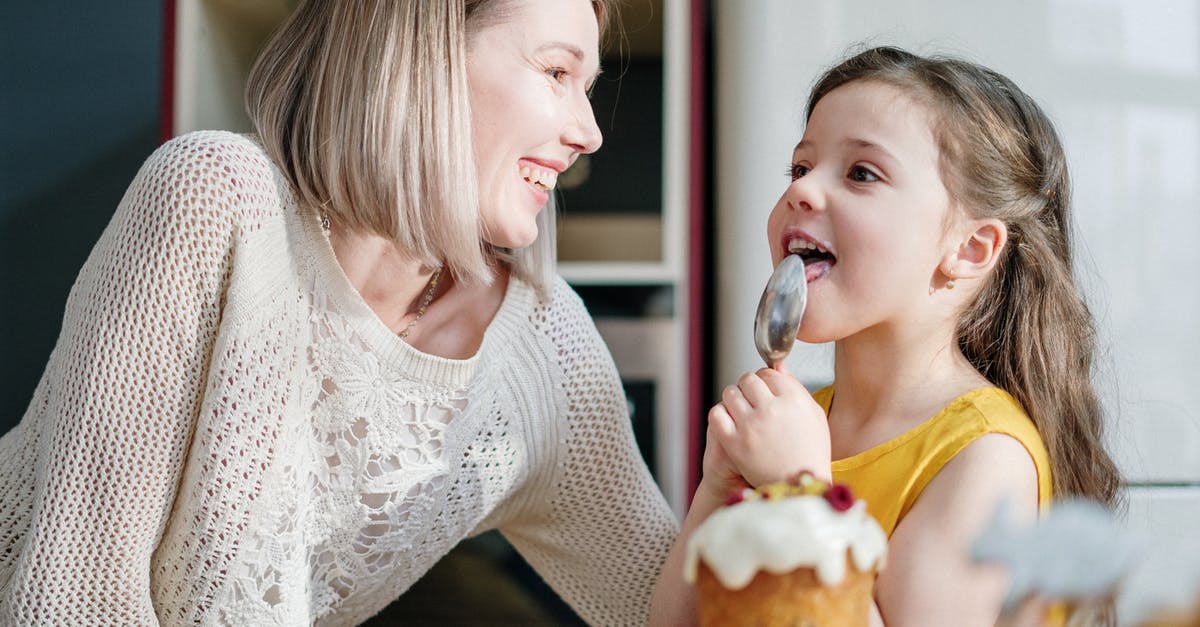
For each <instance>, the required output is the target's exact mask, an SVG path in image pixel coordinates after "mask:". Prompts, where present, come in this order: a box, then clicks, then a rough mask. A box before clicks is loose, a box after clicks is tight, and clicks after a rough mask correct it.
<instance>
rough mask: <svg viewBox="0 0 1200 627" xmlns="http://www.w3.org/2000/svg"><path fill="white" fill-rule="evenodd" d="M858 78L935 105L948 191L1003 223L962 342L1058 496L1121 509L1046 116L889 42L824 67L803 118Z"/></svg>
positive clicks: (971, 69) (992, 79)
mask: <svg viewBox="0 0 1200 627" xmlns="http://www.w3.org/2000/svg"><path fill="white" fill-rule="evenodd" d="M851 81H875V82H878V83H882V84H886V85H890V86H893V87H896V88H898V89H901V90H903V91H904V92H906V93H907V94H908V95H909V96H911V97H912V98H913V99H914V100H915V101H916V102H918V103H920V104H922V105H924V106H926V107H928V109H929V111H931V112H932V113H933V115H932V119H933V133H934V137H935V139H936V141H937V143H938V147H939V149H940V155H941V156H940V159H941V161H940V170H941V178H942V181H943V182H944V183H945V185H946V189H947V190H948V192H949V194H950V196H951V198H953V199H954V200H955V201H956V202H957V203H958V204H959V205H960V206H962V207H963V208H964V210H966V211H967V212H970V213H971V214H972V216H973V217H983V216H989V217H995V218H998V219H1000V220H1002V221H1003V222H1004V224H1005V225H1006V226H1007V228H1008V237H1009V239H1008V243H1007V245H1006V246H1005V249H1004V251H1003V252H1002V253H1001V255H1002V256H1001V258H1000V261H999V263H997V264H996V267H995V270H994V271H993V272H992V273H991V275H990V276H989V277H988V278H987V280H986V281H985V283H984V285H983V287H982V289H981V290H980V292H979V293H978V294H977V295H976V297H975V299H974V301H973V302H972V303H970V304H969V305H968V306H967V307H966V310H965V311H964V312H963V314H962V315H961V317H960V318H959V321H958V326H957V330H956V337H957V342H958V346H959V348H960V349H961V350H962V352H963V354H964V355H965V356H966V358H967V360H968V361H970V363H971V365H972V366H974V367H975V368H976V369H977V370H978V371H979V372H980V373H981V374H982V375H983V376H984V377H987V379H988V380H989V381H991V382H992V383H993V384H995V385H997V386H999V387H1001V388H1003V389H1004V390H1006V391H1008V392H1009V393H1010V394H1012V395H1013V396H1014V397H1016V399H1017V400H1018V401H1019V402H1020V403H1021V405H1022V407H1024V409H1025V412H1026V413H1027V414H1028V415H1029V416H1030V418H1032V419H1033V422H1034V424H1035V425H1037V428H1038V431H1039V432H1040V433H1041V435H1042V438H1043V440H1044V441H1045V443H1046V447H1047V449H1048V450H1049V453H1050V464H1051V472H1052V474H1053V483H1054V491H1055V493H1056V494H1061V495H1068V496H1080V497H1087V498H1090V499H1093V500H1096V501H1099V502H1101V503H1104V504H1106V505H1109V506H1113V505H1115V504H1116V499H1117V489H1118V486H1119V483H1120V476H1119V473H1118V471H1117V468H1116V466H1115V464H1114V463H1113V461H1112V459H1111V458H1110V457H1109V455H1108V453H1107V452H1106V451H1105V449H1104V445H1103V430H1104V417H1103V412H1102V410H1101V406H1100V401H1099V398H1098V397H1097V394H1096V390H1095V388H1094V387H1093V385H1092V381H1091V375H1092V355H1093V352H1094V351H1095V344H1096V333H1095V325H1094V322H1093V319H1092V316H1091V312H1090V311H1089V310H1088V307H1087V305H1086V303H1085V302H1084V300H1083V298H1082V296H1081V294H1080V293H1079V290H1078V289H1077V287H1076V284H1075V280H1074V276H1073V274H1072V265H1071V222H1070V216H1069V214H1068V210H1069V207H1070V191H1071V190H1070V181H1069V179H1068V176H1067V164H1066V158H1065V156H1064V154H1063V148H1062V143H1061V142H1060V141H1059V138H1058V135H1057V133H1056V132H1055V130H1054V127H1053V125H1052V124H1051V123H1050V120H1049V119H1048V118H1047V117H1046V114H1045V113H1044V112H1043V111H1042V110H1041V108H1040V107H1039V106H1038V105H1037V104H1036V103H1035V102H1034V101H1033V100H1032V99H1031V98H1030V97H1029V96H1028V95H1026V94H1025V93H1024V92H1022V91H1021V90H1020V89H1019V88H1018V87H1017V86H1016V85H1015V84H1013V82H1012V81H1010V80H1008V79H1007V78H1005V77H1004V76H1001V75H1000V74H998V73H996V72H994V71H992V70H990V69H987V68H985V67H982V66H979V65H977V64H974V63H970V62H967V61H963V60H960V59H954V58H945V57H932V58H930V57H922V56H918V55H915V54H912V53H910V52H907V51H904V50H900V49H898V48H892V47H881V48H874V49H870V50H866V51H865V52H861V53H859V54H857V55H855V56H853V57H851V58H849V59H847V60H846V61H843V62H842V63H840V64H839V65H837V66H836V67H834V68H833V69H831V70H829V71H828V72H826V73H825V74H824V75H823V76H822V77H821V78H820V79H819V80H818V81H817V84H816V86H815V87H814V88H813V91H812V94H811V95H810V96H809V100H808V108H807V113H806V115H807V116H808V117H811V116H812V112H813V108H814V107H815V106H816V104H817V102H818V101H820V100H821V98H823V97H824V96H825V95H826V94H828V93H829V92H830V91H832V90H834V89H836V88H837V87H838V86H840V85H844V84H846V83H849V82H851Z"/></svg>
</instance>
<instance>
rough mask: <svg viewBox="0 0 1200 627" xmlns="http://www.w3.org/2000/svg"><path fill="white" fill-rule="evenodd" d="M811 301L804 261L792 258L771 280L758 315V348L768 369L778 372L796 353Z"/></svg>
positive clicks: (756, 328) (756, 332) (785, 261)
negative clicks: (801, 322)
mask: <svg viewBox="0 0 1200 627" xmlns="http://www.w3.org/2000/svg"><path fill="white" fill-rule="evenodd" d="M807 301H808V281H807V280H806V279H805V277H804V261H802V260H801V259H800V255H788V256H787V257H784V258H783V261H781V262H779V265H778V266H776V267H775V271H774V272H772V273H771V278H770V279H768V280H767V287H766V288H765V289H763V294H762V298H760V299H759V300H758V313H756V314H755V315H754V347H755V348H757V349H758V354H759V355H760V356H762V358H763V361H765V362H767V366H768V367H771V368H774V367H775V366H776V365H777V364H779V363H781V362H783V360H784V359H786V358H787V356H788V353H790V352H791V351H792V344H793V343H794V342H795V341H796V333H797V332H798V331H799V330H800V320H801V318H803V317H804V305H805V303H806V302H807Z"/></svg>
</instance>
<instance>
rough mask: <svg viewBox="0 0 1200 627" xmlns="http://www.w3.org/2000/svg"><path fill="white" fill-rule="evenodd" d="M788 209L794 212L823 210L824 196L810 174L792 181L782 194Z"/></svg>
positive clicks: (815, 178) (815, 179)
mask: <svg viewBox="0 0 1200 627" xmlns="http://www.w3.org/2000/svg"><path fill="white" fill-rule="evenodd" d="M784 196H786V197H787V203H788V207H789V208H791V209H793V210H795V211H802V210H807V211H815V210H819V209H824V208H825V194H824V191H823V190H822V189H821V186H820V184H818V182H817V177H816V176H813V173H812V172H809V173H808V174H806V175H804V176H802V177H800V178H798V179H796V180H794V181H792V182H791V184H790V185H788V188H787V191H785V192H784Z"/></svg>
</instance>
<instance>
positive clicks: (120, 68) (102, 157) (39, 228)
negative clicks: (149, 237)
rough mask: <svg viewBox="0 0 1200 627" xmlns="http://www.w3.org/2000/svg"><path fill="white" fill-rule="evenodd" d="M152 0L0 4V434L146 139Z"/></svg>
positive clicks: (154, 140)
mask: <svg viewBox="0 0 1200 627" xmlns="http://www.w3.org/2000/svg"><path fill="white" fill-rule="evenodd" d="M162 15H163V2H162V1H161V0H122V1H121V2H73V1H68V0H42V1H40V2H5V3H4V6H3V8H0V433H4V432H6V431H8V430H9V428H11V427H12V426H13V425H15V424H16V423H17V422H18V421H19V420H20V418H21V415H22V414H23V413H24V412H25V408H26V407H27V406H28V404H29V399H30V397H31V396H32V394H33V389H34V387H35V386H36V385H37V381H38V379H39V378H40V377H41V374H42V369H43V368H44V367H45V365H46V360H47V358H48V357H49V355H50V351H51V349H52V348H53V347H54V341H55V339H56V338H57V337H58V331H59V328H60V326H61V324H62V311H63V306H64V304H65V303H66V298H67V292H68V291H69V290H70V289H71V284H72V283H73V282H74V280H75V275H76V273H78V271H79V268H80V266H81V265H83V262H84V260H85V259H86V258H87V255H88V252H89V251H90V250H91V247H92V245H93V244H94V243H95V241H96V239H97V238H98V237H99V236H100V232H101V231H102V230H103V229H104V226H105V225H106V224H107V223H108V220H109V218H110V217H111V216H112V213H113V210H114V209H115V208H116V206H117V203H118V202H119V201H120V199H121V195H122V194H123V193H124V191H125V187H126V186H127V185H128V184H129V182H130V181H131V180H132V178H133V176H134V174H135V173H136V172H137V169H138V167H139V166H140V165H141V163H142V162H143V161H144V160H145V159H146V157H148V156H149V155H150V153H151V152H152V151H153V150H154V148H155V147H156V146H157V144H158V121H159V97H160V92H161V85H162V78H161V77H162V71H161V70H162V22H163V19H162Z"/></svg>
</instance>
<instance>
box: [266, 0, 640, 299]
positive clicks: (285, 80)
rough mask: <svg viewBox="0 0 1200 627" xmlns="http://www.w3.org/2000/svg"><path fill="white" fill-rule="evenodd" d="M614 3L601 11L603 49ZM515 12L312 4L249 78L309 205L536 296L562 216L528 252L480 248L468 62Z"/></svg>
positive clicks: (393, 3) (499, 3) (456, 269)
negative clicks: (524, 284) (502, 277)
mask: <svg viewBox="0 0 1200 627" xmlns="http://www.w3.org/2000/svg"><path fill="white" fill-rule="evenodd" d="M615 1H616V0H592V4H593V7H594V8H595V11H596V18H597V20H598V22H599V26H600V31H601V34H602V35H603V34H604V33H605V32H606V30H607V27H608V24H609V20H611V19H612V18H613V16H614V3H615ZM515 4H516V2H515V1H514V0H461V1H459V2H431V1H430V0H355V1H353V2H345V1H342V0H303V1H301V2H300V3H299V6H297V7H296V9H295V10H294V11H293V12H292V14H291V15H290V16H289V17H288V19H287V20H286V21H285V22H284V23H283V25H282V26H280V28H279V30H277V31H276V32H275V34H274V35H273V36H272V38H271V39H270V41H268V42H267V44H266V47H265V48H264V50H263V51H262V53H261V54H260V55H259V57H258V60H257V61H256V62H255V63H254V67H253V68H252V69H251V70H250V76H249V79H248V81H247V89H246V108H247V110H248V112H249V114H250V119H251V120H252V121H253V123H254V126H255V128H256V130H257V132H258V135H259V139H260V141H261V142H262V144H263V146H264V148H265V149H266V151H267V154H268V155H270V156H271V158H272V159H273V160H274V161H275V162H276V163H277V164H278V165H279V167H280V168H282V169H283V172H284V173H285V174H286V176H287V178H288V181H289V182H290V183H291V185H292V188H293V190H294V191H295V193H296V195H297V197H298V199H299V201H300V202H301V203H302V204H306V205H310V206H313V207H317V208H319V209H320V210H322V211H324V212H325V213H326V215H328V217H329V219H330V221H331V222H333V223H334V224H336V225H337V226H339V227H341V228H344V229H347V230H349V231H353V232H359V233H372V234H377V235H380V236H383V237H387V238H389V239H391V240H393V241H394V242H396V244H397V245H399V246H400V247H401V248H403V249H404V250H406V251H410V252H411V253H412V254H414V255H415V256H416V257H417V258H419V259H421V260H422V261H423V262H425V263H426V264H429V265H438V264H441V263H443V262H444V263H445V264H446V265H447V267H448V268H449V269H450V271H451V272H453V273H454V275H455V276H456V277H459V278H462V279H469V280H479V281H484V282H488V281H490V280H491V276H492V274H491V269H490V259H498V260H500V261H502V262H505V263H508V264H509V265H510V267H511V268H512V270H513V272H514V273H516V274H517V275H518V276H520V277H522V278H524V279H526V280H529V281H531V282H533V283H534V284H536V285H538V286H539V287H545V286H546V285H548V284H549V283H548V280H549V278H550V277H551V276H553V273H554V255H555V248H554V241H555V225H554V206H553V204H551V205H550V206H548V207H547V208H546V209H544V210H543V211H542V212H541V213H540V214H539V216H538V228H539V233H538V241H536V242H534V244H533V245H531V246H530V247H529V248H528V249H523V250H515V251H514V250H507V249H495V248H493V247H491V246H489V245H488V244H486V243H485V241H484V233H483V226H482V221H481V218H480V211H479V198H478V187H477V185H476V182H477V175H476V170H475V161H474V149H473V147H472V143H471V116H470V102H469V90H468V87H467V57H468V55H467V52H468V50H469V48H470V45H471V39H472V35H473V34H474V33H476V32H478V31H479V30H480V29H482V28H485V27H487V26H489V25H492V24H495V23H499V22H503V21H504V20H506V19H509V18H510V16H511V15H512V13H513V12H514V10H515V9H514V6H513V5H515Z"/></svg>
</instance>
